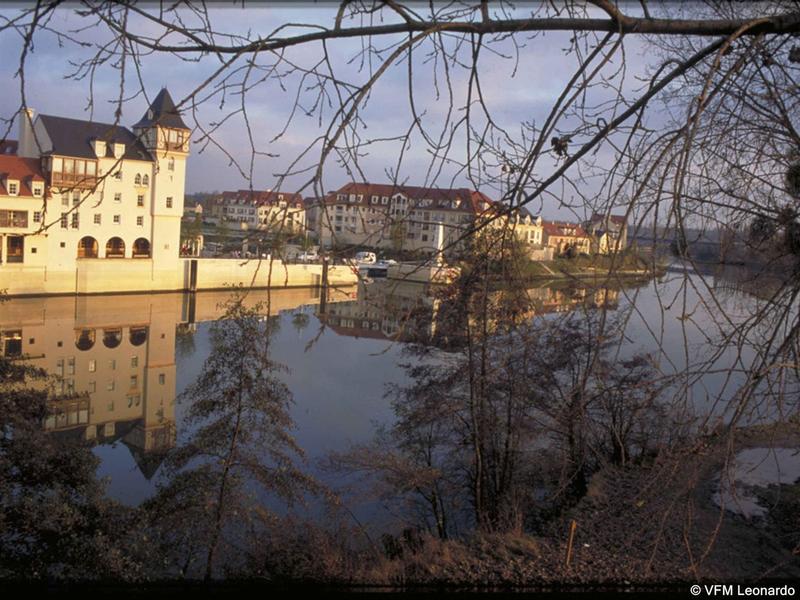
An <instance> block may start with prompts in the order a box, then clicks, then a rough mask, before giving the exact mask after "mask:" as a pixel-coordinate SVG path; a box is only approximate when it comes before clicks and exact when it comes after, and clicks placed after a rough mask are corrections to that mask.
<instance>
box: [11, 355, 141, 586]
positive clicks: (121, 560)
mask: <svg viewBox="0 0 800 600" xmlns="http://www.w3.org/2000/svg"><path fill="white" fill-rule="evenodd" d="M44 378H45V374H44V373H43V372H42V371H39V370H37V369H34V368H31V367H27V366H23V365H22V364H20V363H17V362H12V361H9V360H7V359H6V358H3V357H0V432H2V433H0V578H45V577H55V578H59V579H81V580H86V579H95V578H114V579H117V580H120V579H128V578H132V577H135V576H137V574H138V568H137V565H136V563H135V561H133V560H132V559H131V558H129V556H128V555H127V554H126V549H125V548H124V547H120V544H119V531H121V530H123V529H124V527H126V522H125V520H124V512H123V511H122V509H121V507H119V506H117V505H116V504H115V503H114V502H111V501H109V500H106V499H105V498H104V488H103V485H102V484H101V483H100V482H99V481H98V480H97V478H96V476H95V472H96V469H97V465H98V459H97V458H96V457H95V456H94V455H93V454H92V452H91V449H90V447H89V446H88V445H86V444H83V443H80V442H76V441H74V440H64V439H62V438H59V437H57V436H54V435H51V434H48V433H46V432H45V431H44V428H43V427H42V423H43V422H44V420H45V419H46V417H47V414H48V408H47V405H48V397H47V392H46V391H44V386H42V385H40V384H42V383H44Z"/></svg>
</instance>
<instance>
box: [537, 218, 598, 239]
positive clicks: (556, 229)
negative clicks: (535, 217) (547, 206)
mask: <svg viewBox="0 0 800 600" xmlns="http://www.w3.org/2000/svg"><path fill="white" fill-rule="evenodd" d="M542 229H543V230H544V233H545V235H548V236H558V237H589V234H588V233H586V230H584V228H583V227H581V226H580V225H578V224H577V223H567V222H564V221H542ZM567 230H570V232H567Z"/></svg>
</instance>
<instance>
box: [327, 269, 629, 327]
mask: <svg viewBox="0 0 800 600" xmlns="http://www.w3.org/2000/svg"><path fill="white" fill-rule="evenodd" d="M344 293H349V294H350V297H349V298H345V297H343V294H344ZM526 293H527V296H528V299H529V302H528V306H529V311H528V316H529V317H533V316H536V315H544V314H550V313H559V312H570V311H573V310H576V309H577V308H601V307H604V308H609V309H616V308H617V305H618V302H619V290H617V289H611V288H597V287H578V286H576V285H574V284H572V285H563V284H561V285H555V284H553V285H549V286H548V285H543V286H540V287H535V288H530V289H528V290H526ZM329 298H330V300H336V302H335V304H333V305H332V306H329V307H328V308H327V309H326V314H324V315H320V314H319V313H318V317H319V318H320V319H321V320H323V321H324V322H325V323H326V324H327V326H328V327H329V328H330V329H331V330H333V331H335V332H336V333H338V334H340V335H347V336H352V337H360V338H372V339H384V340H415V341H424V340H434V339H436V335H437V327H438V316H439V314H440V312H442V310H443V308H445V307H444V306H443V304H442V302H443V301H442V300H441V299H439V298H437V294H436V293H435V291H434V290H432V288H431V286H430V285H427V284H423V283H416V282H412V281H400V280H391V279H376V280H375V281H373V282H371V283H368V284H364V283H361V284H360V285H359V286H358V291H357V292H354V291H352V290H348V291H347V292H343V291H341V290H333V291H332V293H331V294H330V295H329ZM330 300H329V301H330Z"/></svg>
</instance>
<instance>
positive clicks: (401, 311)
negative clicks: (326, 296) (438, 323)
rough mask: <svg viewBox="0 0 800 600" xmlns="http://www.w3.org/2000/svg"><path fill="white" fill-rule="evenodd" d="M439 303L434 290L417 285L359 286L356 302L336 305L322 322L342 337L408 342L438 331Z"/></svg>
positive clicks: (399, 282)
mask: <svg viewBox="0 0 800 600" xmlns="http://www.w3.org/2000/svg"><path fill="white" fill-rule="evenodd" d="M438 302H439V301H438V300H434V298H433V297H431V295H430V286H428V285H425V284H422V283H416V282H413V281H402V280H396V281H395V280H386V279H383V280H380V279H379V280H375V281H374V282H372V283H370V284H364V283H361V284H360V285H359V286H358V292H357V297H356V299H354V300H345V301H340V302H336V303H335V304H333V305H331V306H329V307H328V308H327V312H326V315H325V316H324V317H322V316H320V318H321V319H323V320H324V321H325V323H326V324H327V325H328V327H330V328H331V329H332V330H333V331H335V332H336V333H338V334H340V335H348V336H353V337H362V338H374V339H408V338H411V337H412V336H418V335H420V334H423V335H424V336H425V337H430V336H431V335H432V334H433V331H434V328H435V320H434V318H435V314H436V311H435V308H436V307H437V306H438Z"/></svg>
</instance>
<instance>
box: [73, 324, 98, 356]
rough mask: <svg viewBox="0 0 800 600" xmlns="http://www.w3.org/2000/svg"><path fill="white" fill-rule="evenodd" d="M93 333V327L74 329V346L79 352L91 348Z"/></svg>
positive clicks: (93, 338)
mask: <svg viewBox="0 0 800 600" xmlns="http://www.w3.org/2000/svg"><path fill="white" fill-rule="evenodd" d="M94 340H95V333H94V329H76V330H75V347H76V348H77V349H78V350H80V351H81V352H85V351H86V350H91V349H92V347H93V346H94Z"/></svg>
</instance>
